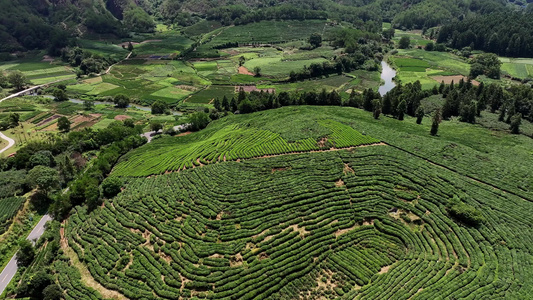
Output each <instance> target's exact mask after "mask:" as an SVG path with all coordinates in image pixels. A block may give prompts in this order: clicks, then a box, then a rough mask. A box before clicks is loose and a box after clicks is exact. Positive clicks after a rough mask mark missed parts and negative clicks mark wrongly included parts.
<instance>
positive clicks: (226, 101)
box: [222, 95, 230, 111]
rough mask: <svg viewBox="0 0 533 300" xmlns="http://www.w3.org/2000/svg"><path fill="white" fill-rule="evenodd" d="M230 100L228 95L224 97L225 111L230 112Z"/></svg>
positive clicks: (223, 105)
mask: <svg viewBox="0 0 533 300" xmlns="http://www.w3.org/2000/svg"><path fill="white" fill-rule="evenodd" d="M229 104H230V103H229V100H228V97H227V96H226V95H224V98H222V107H223V108H224V110H225V111H229V110H230V105H229Z"/></svg>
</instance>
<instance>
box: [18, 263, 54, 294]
mask: <svg viewBox="0 0 533 300" xmlns="http://www.w3.org/2000/svg"><path fill="white" fill-rule="evenodd" d="M28 279H29V281H23V282H22V283H21V285H20V286H19V288H18V290H17V296H22V297H28V296H29V297H30V299H31V300H34V299H43V298H44V296H43V291H44V289H45V288H46V287H47V286H49V285H50V284H51V283H52V278H51V276H50V275H48V272H47V271H46V270H45V269H40V270H39V271H37V272H35V273H33V274H31V276H28Z"/></svg>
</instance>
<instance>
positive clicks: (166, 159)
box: [114, 120, 379, 176]
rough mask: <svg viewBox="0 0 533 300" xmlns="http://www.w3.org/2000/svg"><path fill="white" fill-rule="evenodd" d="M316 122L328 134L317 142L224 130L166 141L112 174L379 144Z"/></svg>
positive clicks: (230, 128)
mask: <svg viewBox="0 0 533 300" xmlns="http://www.w3.org/2000/svg"><path fill="white" fill-rule="evenodd" d="M318 123H319V124H320V126H323V127H324V128H326V129H327V130H328V131H329V132H330V134H329V135H328V136H327V137H324V138H322V139H321V140H320V141H317V140H315V139H313V138H306V139H301V140H297V141H294V142H288V141H287V140H285V139H284V138H283V137H282V136H281V135H280V134H279V133H275V132H272V131H269V130H262V129H259V128H253V127H252V128H246V127H242V126H237V125H234V126H228V127H224V128H222V129H221V130H219V131H217V132H215V133H213V134H212V135H210V136H209V137H207V138H205V139H197V135H198V134H191V135H189V136H184V137H180V138H178V139H177V140H176V139H165V140H163V141H161V142H154V143H152V144H151V145H147V146H146V147H143V148H142V150H139V151H133V152H131V153H129V154H127V155H125V157H124V158H123V159H122V160H121V163H119V165H118V166H117V167H116V168H115V170H114V174H115V175H117V176H148V175H153V174H162V173H164V172H165V171H178V170H183V169H189V168H192V167H194V166H199V165H201V164H209V163H213V162H219V161H227V160H237V159H245V158H252V157H260V156H265V155H279V154H286V153H294V152H308V151H314V150H321V149H329V148H331V147H335V148H347V147H354V146H360V145H367V144H373V143H378V142H379V140H377V139H374V138H372V137H370V136H365V135H362V134H361V133H359V132H358V131H356V130H354V129H353V128H351V127H349V126H347V125H344V124H341V123H338V122H334V121H331V120H321V121H319V122H318ZM202 137H203V136H202Z"/></svg>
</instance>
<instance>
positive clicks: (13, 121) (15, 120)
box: [8, 113, 20, 127]
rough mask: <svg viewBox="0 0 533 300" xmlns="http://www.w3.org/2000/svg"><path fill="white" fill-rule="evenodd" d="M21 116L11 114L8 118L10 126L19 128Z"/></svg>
mask: <svg viewBox="0 0 533 300" xmlns="http://www.w3.org/2000/svg"><path fill="white" fill-rule="evenodd" d="M19 121H20V115H19V114H18V113H11V114H9V117H8V122H9V126H11V127H17V126H19Z"/></svg>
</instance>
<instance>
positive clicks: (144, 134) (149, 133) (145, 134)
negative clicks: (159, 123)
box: [141, 124, 190, 143]
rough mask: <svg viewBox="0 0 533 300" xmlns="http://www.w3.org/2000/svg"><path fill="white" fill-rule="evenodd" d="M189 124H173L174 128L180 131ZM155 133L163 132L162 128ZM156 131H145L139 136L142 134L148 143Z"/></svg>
mask: <svg viewBox="0 0 533 300" xmlns="http://www.w3.org/2000/svg"><path fill="white" fill-rule="evenodd" d="M189 125H190V124H183V125H178V126H174V130H176V131H180V130H181V129H183V128H185V127H186V126H189ZM157 133H163V130H159V131H158V132H157ZM157 133H156V132H155V131H148V132H145V133H143V134H141V136H144V137H145V138H146V139H147V140H148V143H150V142H151V141H152V139H153V138H154V135H156V134H157Z"/></svg>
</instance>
